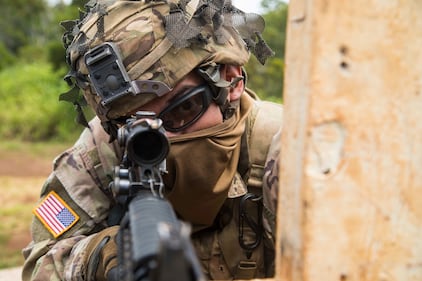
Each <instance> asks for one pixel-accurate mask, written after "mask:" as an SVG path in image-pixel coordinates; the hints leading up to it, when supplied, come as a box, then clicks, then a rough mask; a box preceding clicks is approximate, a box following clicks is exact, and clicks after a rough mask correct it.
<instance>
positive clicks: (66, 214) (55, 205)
mask: <svg viewBox="0 0 422 281" xmlns="http://www.w3.org/2000/svg"><path fill="white" fill-rule="evenodd" d="M33 213H34V215H35V216H36V217H37V218H38V219H39V220H40V221H41V222H42V224H43V225H44V226H45V227H46V228H47V229H48V231H50V233H51V234H53V236H54V238H57V237H59V236H60V235H62V234H63V233H65V232H66V231H67V230H69V229H70V228H71V227H72V226H73V225H74V224H75V223H76V222H77V221H78V220H79V216H78V215H77V214H76V213H75V212H74V211H73V210H72V209H71V208H70V207H69V206H68V205H67V204H66V203H65V202H64V201H63V199H62V198H60V196H59V195H57V193H55V192H54V191H51V192H50V193H49V194H48V195H47V197H45V198H44V200H43V201H42V202H41V203H40V204H39V205H38V206H37V207H36V208H35V209H34V210H33Z"/></svg>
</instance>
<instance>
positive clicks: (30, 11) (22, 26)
mask: <svg viewBox="0 0 422 281" xmlns="http://www.w3.org/2000/svg"><path fill="white" fill-rule="evenodd" d="M1 6H2V7H1V9H0V30H1V32H0V42H2V43H3V45H4V47H5V48H6V49H7V50H8V51H9V52H10V53H11V54H13V55H16V54H18V51H19V49H20V48H21V47H22V46H25V45H28V44H32V43H34V42H37V41H39V40H40V39H42V36H40V35H41V34H42V33H43V27H44V26H45V24H46V20H47V18H46V17H45V15H47V4H46V2H45V1H44V0H31V1H27V0H3V1H2V5H1Z"/></svg>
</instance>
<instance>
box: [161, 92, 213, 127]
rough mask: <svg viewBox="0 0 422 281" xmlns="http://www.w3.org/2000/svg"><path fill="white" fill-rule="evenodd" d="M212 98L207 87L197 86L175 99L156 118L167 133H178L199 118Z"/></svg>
mask: <svg viewBox="0 0 422 281" xmlns="http://www.w3.org/2000/svg"><path fill="white" fill-rule="evenodd" d="M212 96H213V95H212V90H211V88H210V87H209V85H207V84H204V85H199V86H197V87H195V88H193V89H190V90H188V91H187V92H186V93H185V94H183V95H181V96H179V97H177V98H176V99H175V100H174V101H173V102H172V103H171V104H170V105H168V106H167V107H166V108H164V109H163V111H161V112H160V114H159V115H158V118H160V119H161V120H162V121H163V127H164V128H165V129H166V130H167V131H169V132H180V131H182V130H184V129H186V128H187V127H189V126H191V125H192V124H193V123H195V122H196V121H198V119H199V118H201V116H202V115H203V114H204V113H205V111H207V109H208V107H209V105H210V104H211V101H212Z"/></svg>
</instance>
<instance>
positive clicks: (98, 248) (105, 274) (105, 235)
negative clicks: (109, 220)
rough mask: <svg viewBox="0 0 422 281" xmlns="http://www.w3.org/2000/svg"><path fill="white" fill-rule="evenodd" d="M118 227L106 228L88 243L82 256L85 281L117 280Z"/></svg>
mask: <svg viewBox="0 0 422 281" xmlns="http://www.w3.org/2000/svg"><path fill="white" fill-rule="evenodd" d="M118 231H119V226H112V227H108V228H106V229H104V230H102V231H100V232H98V233H97V234H95V236H94V237H93V238H92V239H91V240H90V241H89V242H88V245H87V247H86V254H85V256H84V259H85V263H84V264H86V265H87V267H86V271H85V274H86V277H87V278H86V280H97V281H99V280H101V281H102V280H104V281H106V280H117V263H118V261H117V245H116V241H115V239H116V235H117V232H118Z"/></svg>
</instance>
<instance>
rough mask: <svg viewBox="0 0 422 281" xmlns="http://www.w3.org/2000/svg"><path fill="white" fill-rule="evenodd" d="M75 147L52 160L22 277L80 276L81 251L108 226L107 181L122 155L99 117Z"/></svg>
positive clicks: (26, 251) (35, 212) (56, 277)
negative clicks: (50, 171) (96, 234)
mask: <svg viewBox="0 0 422 281" xmlns="http://www.w3.org/2000/svg"><path fill="white" fill-rule="evenodd" d="M89 125H90V126H89V128H86V129H85V130H84V131H83V132H82V134H81V136H80V137H79V139H78V140H77V142H76V143H75V144H74V146H73V147H71V148H69V149H68V150H66V151H65V152H63V153H62V154H61V155H59V156H58V157H57V158H56V159H55V160H54V166H53V171H52V173H51V175H50V176H49V177H48V179H47V181H46V183H45V184H44V186H43V188H42V190H41V196H40V200H39V202H38V203H37V204H36V206H35V208H34V211H33V213H34V218H33V222H32V226H31V234H32V238H33V241H32V242H31V243H30V244H29V245H28V247H27V248H25V249H24V251H23V253H24V257H25V264H24V270H23V279H24V280H52V279H57V280H77V279H73V277H70V276H72V274H70V272H75V271H76V272H77V271H78V270H80V268H81V267H83V264H81V255H83V252H84V245H85V244H86V243H87V241H89V239H90V237H92V235H94V234H95V233H96V232H98V231H99V230H101V229H102V228H105V227H107V225H106V219H107V217H108V214H109V210H110V208H111V205H112V199H111V197H110V196H109V194H108V193H107V190H106V187H107V186H108V183H109V182H110V181H111V180H112V171H113V167H114V165H117V161H118V160H117V159H118V156H116V155H117V152H116V148H115V144H114V143H110V142H109V137H108V135H107V134H106V133H105V132H104V130H103V129H102V126H101V124H100V122H99V120H97V119H96V118H95V119H93V120H92V121H91V122H90V124H89Z"/></svg>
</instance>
